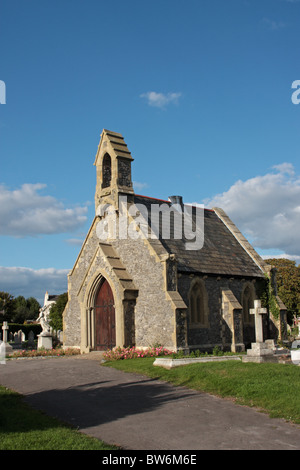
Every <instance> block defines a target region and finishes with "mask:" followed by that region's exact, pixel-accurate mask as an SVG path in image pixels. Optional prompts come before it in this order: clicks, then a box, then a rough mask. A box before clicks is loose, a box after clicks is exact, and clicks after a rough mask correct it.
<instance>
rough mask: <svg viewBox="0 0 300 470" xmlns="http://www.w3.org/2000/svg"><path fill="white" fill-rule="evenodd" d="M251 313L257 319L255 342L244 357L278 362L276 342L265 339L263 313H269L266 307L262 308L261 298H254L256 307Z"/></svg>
mask: <svg viewBox="0 0 300 470" xmlns="http://www.w3.org/2000/svg"><path fill="white" fill-rule="evenodd" d="M250 313H251V315H254V320H255V339H256V342H255V343H251V349H248V350H247V356H244V357H243V361H244V362H266V361H272V360H274V362H275V361H276V362H277V357H276V356H275V354H274V349H273V348H274V342H273V341H268V342H267V341H266V342H264V339H263V322H262V315H264V314H266V313H268V311H267V309H266V308H262V306H261V301H260V300H254V308H251V309H250Z"/></svg>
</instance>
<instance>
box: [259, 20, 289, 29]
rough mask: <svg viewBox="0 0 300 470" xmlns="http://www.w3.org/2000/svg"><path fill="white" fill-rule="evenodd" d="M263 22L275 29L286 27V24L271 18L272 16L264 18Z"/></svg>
mask: <svg viewBox="0 0 300 470" xmlns="http://www.w3.org/2000/svg"><path fill="white" fill-rule="evenodd" d="M263 22H264V23H265V24H266V25H267V27H268V28H269V29H271V30H273V31H276V30H278V29H282V28H285V27H286V24H285V23H283V22H282V21H275V20H270V18H264V19H263Z"/></svg>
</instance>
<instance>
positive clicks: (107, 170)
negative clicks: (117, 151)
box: [102, 153, 111, 188]
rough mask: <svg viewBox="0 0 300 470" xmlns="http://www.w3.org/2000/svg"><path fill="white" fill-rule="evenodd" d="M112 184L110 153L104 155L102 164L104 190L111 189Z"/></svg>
mask: <svg viewBox="0 0 300 470" xmlns="http://www.w3.org/2000/svg"><path fill="white" fill-rule="evenodd" d="M110 183H111V158H110V155H108V153H106V154H105V155H104V158H103V164H102V188H109V186H110Z"/></svg>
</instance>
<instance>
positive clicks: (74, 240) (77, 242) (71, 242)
mask: <svg viewBox="0 0 300 470" xmlns="http://www.w3.org/2000/svg"><path fill="white" fill-rule="evenodd" d="M65 242H66V243H68V245H75V246H81V245H82V244H83V242H84V238H68V239H67V240H65Z"/></svg>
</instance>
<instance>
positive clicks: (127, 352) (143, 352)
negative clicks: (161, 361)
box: [103, 346, 173, 361]
mask: <svg viewBox="0 0 300 470" xmlns="http://www.w3.org/2000/svg"><path fill="white" fill-rule="evenodd" d="M172 354H173V351H169V350H168V349H165V348H163V347H162V346H160V347H157V348H156V347H152V348H151V347H150V348H147V349H136V348H135V347H132V348H129V347H128V348H120V347H119V348H116V349H112V350H108V351H105V353H104V354H103V359H105V360H107V361H118V360H121V359H134V358H137V357H159V356H171V355H172Z"/></svg>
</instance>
